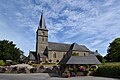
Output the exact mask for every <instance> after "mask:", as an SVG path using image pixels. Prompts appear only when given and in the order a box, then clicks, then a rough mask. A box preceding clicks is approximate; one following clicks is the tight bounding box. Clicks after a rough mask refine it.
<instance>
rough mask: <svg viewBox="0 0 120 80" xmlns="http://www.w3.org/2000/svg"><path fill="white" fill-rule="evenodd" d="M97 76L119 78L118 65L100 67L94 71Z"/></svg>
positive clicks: (119, 68)
mask: <svg viewBox="0 0 120 80" xmlns="http://www.w3.org/2000/svg"><path fill="white" fill-rule="evenodd" d="M96 75H97V76H106V77H120V65H113V64H112V65H101V66H99V68H98V69H97V71H96Z"/></svg>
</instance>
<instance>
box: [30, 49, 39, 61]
mask: <svg viewBox="0 0 120 80" xmlns="http://www.w3.org/2000/svg"><path fill="white" fill-rule="evenodd" d="M36 57H37V56H36V52H35V51H30V52H29V59H30V60H36Z"/></svg>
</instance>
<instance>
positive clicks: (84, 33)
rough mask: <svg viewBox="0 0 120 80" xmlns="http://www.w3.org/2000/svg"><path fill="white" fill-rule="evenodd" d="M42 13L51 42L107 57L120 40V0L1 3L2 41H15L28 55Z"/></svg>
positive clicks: (6, 0) (4, 0) (8, 0)
mask: <svg viewBox="0 0 120 80" xmlns="http://www.w3.org/2000/svg"><path fill="white" fill-rule="evenodd" d="M42 10H43V11H44V17H45V19H46V25H47V28H48V30H49V41H50V42H60V43H74V42H75V43H78V44H83V45H86V46H87V47H88V48H89V49H90V50H92V51H95V50H98V51H99V53H101V54H102V55H106V53H107V52H106V51H107V47H108V46H109V43H110V42H112V41H113V40H114V39H115V38H117V37H120V1H119V0H0V40H3V39H8V40H10V41H13V42H14V43H15V44H17V47H19V48H20V49H21V50H23V51H24V52H25V55H28V52H29V50H35V44H36V29H37V28H38V24H39V19H40V15H41V11H42Z"/></svg>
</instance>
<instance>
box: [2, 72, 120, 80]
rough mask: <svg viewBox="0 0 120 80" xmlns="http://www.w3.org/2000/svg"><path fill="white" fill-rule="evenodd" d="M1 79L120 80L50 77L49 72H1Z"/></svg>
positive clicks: (111, 79) (86, 77) (91, 77)
mask: <svg viewBox="0 0 120 80" xmlns="http://www.w3.org/2000/svg"><path fill="white" fill-rule="evenodd" d="M0 80H120V79H114V78H104V77H93V76H80V77H70V78H59V77H50V76H49V75H48V74H47V73H33V74H0Z"/></svg>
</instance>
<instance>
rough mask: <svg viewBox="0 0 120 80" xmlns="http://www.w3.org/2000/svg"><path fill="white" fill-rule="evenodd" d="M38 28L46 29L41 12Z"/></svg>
mask: <svg viewBox="0 0 120 80" xmlns="http://www.w3.org/2000/svg"><path fill="white" fill-rule="evenodd" d="M39 28H42V29H46V25H45V19H44V17H43V10H42V12H41V19H40V22H39Z"/></svg>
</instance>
